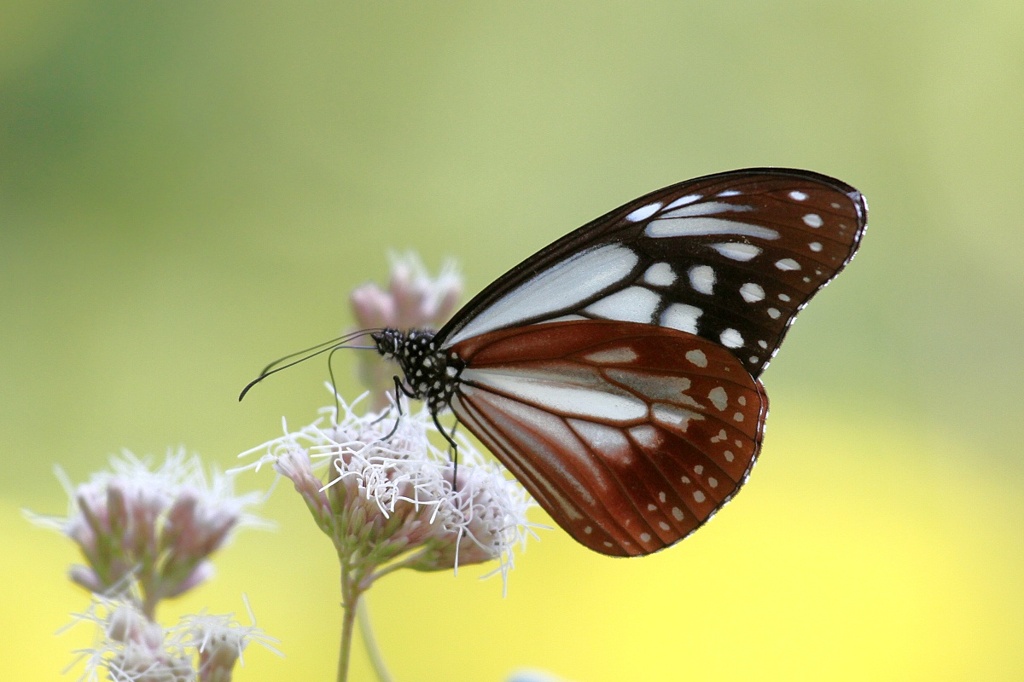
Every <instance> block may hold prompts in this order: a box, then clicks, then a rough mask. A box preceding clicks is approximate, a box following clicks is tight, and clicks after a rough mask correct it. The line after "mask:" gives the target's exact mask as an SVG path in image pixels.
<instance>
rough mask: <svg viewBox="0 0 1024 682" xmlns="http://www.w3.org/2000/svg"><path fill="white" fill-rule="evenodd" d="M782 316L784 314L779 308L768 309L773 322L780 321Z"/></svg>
mask: <svg viewBox="0 0 1024 682" xmlns="http://www.w3.org/2000/svg"><path fill="white" fill-rule="evenodd" d="M781 315H782V313H780V312H779V311H778V309H777V308H769V309H768V317H770V318H772V319H773V320H777V319H779V316H781Z"/></svg>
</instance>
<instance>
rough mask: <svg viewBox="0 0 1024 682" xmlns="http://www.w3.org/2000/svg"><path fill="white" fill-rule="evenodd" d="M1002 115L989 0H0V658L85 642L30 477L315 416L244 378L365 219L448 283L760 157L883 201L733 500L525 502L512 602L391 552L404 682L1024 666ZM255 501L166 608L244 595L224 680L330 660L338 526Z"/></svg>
mask: <svg viewBox="0 0 1024 682" xmlns="http://www.w3.org/2000/svg"><path fill="white" fill-rule="evenodd" d="M1022 124H1024V4H1022V3H1020V2H1017V1H1010V0H1008V1H1006V2H976V3H956V2H934V1H932V0H927V1H925V0H918V1H915V2H903V3H893V2H861V3H833V2H828V3H825V2H821V3H816V2H799V1H786V2H774V3H761V2H752V1H748V2H724V3H714V4H712V3H706V4H697V3H683V2H662V3H636V2H603V3H591V4H583V3H546V2H523V3H501V4H498V3H481V2H470V3H455V2H452V3H436V2H435V3H388V4H384V3H377V4H371V3H359V4H353V3H343V2H339V3H307V2H294V3H280V4H278V5H276V6H271V5H270V4H269V3H266V4H264V3H249V2H222V3H193V2H175V3H111V2H93V3H64V2H48V1H41V0H32V1H31V2H29V1H27V0H14V1H13V2H12V1H9V2H6V3H4V6H3V8H0V292H2V299H0V301H2V302H0V320H2V324H0V358H2V362H0V373H2V378H0V429H2V440H0V442H2V455H0V456H2V458H3V459H2V461H3V464H4V471H5V472H6V475H5V476H4V477H3V478H2V480H0V512H2V514H3V522H2V526H0V527H2V533H3V536H2V543H3V544H2V552H0V556H2V558H0V584H2V585H4V588H3V589H4V596H3V608H2V610H0V618H2V621H0V627H2V629H3V632H4V637H3V638H2V642H0V657H2V658H3V660H5V661H7V663H6V664H5V668H6V669H7V671H8V672H7V677H10V678H11V679H22V680H36V679H55V678H57V676H58V674H59V671H60V670H61V669H62V668H63V667H64V665H65V664H66V663H67V662H69V661H70V659H71V654H70V650H71V649H73V648H75V647H77V646H82V645H84V644H87V643H88V641H89V636H88V633H86V632H85V630H84V629H74V630H72V631H71V632H70V633H66V634H61V635H55V634H54V633H55V631H56V630H57V629H58V628H59V627H60V626H61V625H63V624H64V623H66V622H67V621H68V620H69V615H68V614H69V613H71V612H73V611H80V610H81V609H83V608H84V606H85V604H86V595H85V594H84V593H81V592H80V591H77V590H75V589H73V588H71V587H70V586H68V585H67V581H66V580H65V578H64V576H63V572H64V570H65V566H66V564H68V563H69V562H71V561H73V560H75V559H76V557H75V554H74V551H73V549H72V548H71V546H70V545H69V544H68V543H66V542H65V541H64V540H63V539H62V538H60V537H59V536H57V535H56V534H47V533H45V532H43V531H39V530H37V529H35V528H32V527H30V526H29V525H28V524H27V523H26V522H25V521H24V520H23V519H22V518H21V516H20V512H19V510H20V509H21V508H31V509H33V510H35V511H38V512H50V513H59V512H62V511H63V510H64V508H65V501H64V497H63V493H62V492H61V490H60V488H59V485H58V484H57V482H56V480H55V479H54V477H53V474H52V467H53V465H54V464H55V463H59V464H60V465H61V466H62V467H64V468H65V469H66V470H68V472H69V473H70V475H71V477H72V478H73V479H74V480H81V479H83V478H85V477H86V476H87V475H88V473H89V472H90V471H92V470H95V469H96V468H99V467H101V466H103V465H104V464H105V462H106V457H107V455H108V453H112V452H116V451H117V450H119V449H120V448H122V447H125V448H129V449H131V450H133V451H135V452H137V453H156V454H158V455H162V453H163V452H164V451H165V449H166V448H167V446H175V445H178V444H184V445H186V446H187V447H188V448H189V449H193V450H198V451H199V452H201V453H202V454H203V455H204V456H206V457H207V458H209V459H210V460H211V461H215V462H217V463H219V465H220V466H221V467H229V466H232V465H234V464H235V461H236V460H235V459H234V455H235V454H236V453H237V452H239V451H241V450H243V449H245V448H248V447H250V446H252V445H255V444H257V443H259V442H262V441H263V440H266V439H268V438H270V437H273V436H275V435H277V434H278V433H279V428H280V417H281V415H286V416H287V417H288V419H289V421H290V423H293V424H300V423H305V422H307V421H309V420H311V419H312V417H313V415H314V412H315V409H316V408H317V407H318V406H319V405H321V404H322V403H324V402H325V399H326V394H325V393H324V392H323V390H322V388H321V385H322V381H323V380H324V378H325V371H324V369H325V368H324V366H323V365H322V364H318V363H308V366H304V367H301V368H297V369H296V370H294V371H292V372H291V373H289V374H288V375H284V376H279V377H277V378H276V380H274V381H272V382H268V383H267V384H266V385H264V386H262V387H261V388H260V389H259V390H257V391H255V392H254V393H253V394H252V395H251V397H250V398H248V399H247V400H246V402H245V403H244V404H242V405H239V404H237V403H236V402H235V396H236V395H237V392H238V390H239V389H240V388H241V386H242V385H243V384H244V383H245V382H246V381H247V380H249V379H250V378H251V377H252V376H253V375H254V373H255V372H256V371H257V370H258V369H259V368H260V367H261V366H262V365H263V363H265V362H266V361H268V360H270V359H273V358H275V357H277V356H279V355H283V354H284V353H286V352H289V351H292V350H297V349H299V348H302V347H305V346H306V345H309V344H312V343H314V342H317V341H321V340H324V339H327V338H330V337H331V336H333V335H335V334H336V333H338V332H339V331H340V330H341V329H343V328H344V327H345V326H346V325H347V324H349V323H350V318H349V316H348V312H347V305H346V295H347V292H348V291H349V290H350V289H351V288H352V287H354V286H355V285H357V284H359V283H362V282H364V281H366V280H369V279H376V280H378V281H379V280H382V279H384V278H385V277H386V273H387V263H388V261H387V252H388V250H405V249H414V250H416V251H417V252H419V253H420V254H421V255H422V256H423V258H424V260H425V261H426V263H427V264H428V266H429V267H431V269H436V267H437V266H439V265H440V263H441V262H442V261H443V259H444V258H445V257H448V256H451V257H455V258H457V259H458V261H459V262H460V264H461V267H462V270H463V272H464V273H465V277H466V284H467V291H468V292H469V293H472V292H474V291H476V290H477V289H479V288H480V287H482V286H484V285H485V284H487V283H488V282H489V281H491V280H492V279H493V278H494V277H496V276H497V275H499V274H500V273H502V272H504V271H505V270H506V269H507V268H509V267H511V266H512V265H513V264H515V263H516V262H518V261H519V260H520V259H522V258H524V257H526V256H527V255H529V254H530V253H532V252H533V251H535V250H536V249H538V248H539V247H541V246H543V245H545V244H546V243H548V242H549V241H551V240H553V239H554V238H555V237H558V236H560V235H561V234H563V233H565V232H567V231H569V230H570V229H572V228H575V227H576V226H578V225H580V224H582V223H583V222H585V221H587V220H589V219H591V218H593V217H595V216H597V215H599V214H601V213H603V212H605V211H606V210H608V209H610V208H613V207H614V206H617V205H619V204H620V203H623V202H625V201H627V200H629V199H632V198H633V197H635V196H638V195H640V194H642V193H644V192H647V191H649V190H652V189H654V188H657V187H661V186H663V185H667V184H669V183H672V182H676V181H678V180H681V179H684V178H687V177H692V176H696V175H701V174H704V173H711V172H715V171H720V170H726V169H731V168H739V167H744V166H758V165H779V166H797V167H805V168H810V169H814V170H817V171H820V172H823V173H827V174H830V175H835V176H837V177H839V178H842V179H843V180H845V181H847V182H849V183H851V184H853V185H855V186H856V187H858V188H859V189H861V190H862V191H863V192H864V193H865V194H866V195H867V197H868V200H869V202H870V205H871V228H870V230H869V231H868V235H867V238H866V240H865V242H864V246H863V248H862V250H861V253H860V255H859V256H858V258H857V259H856V261H855V262H854V264H853V266H852V267H851V268H850V269H849V270H848V271H847V272H846V273H844V275H843V276H842V277H841V278H839V280H838V281H837V282H835V283H834V284H833V285H832V286H830V287H829V288H828V290H827V291H826V292H824V293H822V294H821V296H820V297H819V298H818V299H817V300H816V302H815V304H814V305H812V306H811V307H810V308H809V309H808V310H807V311H806V312H805V313H804V314H803V315H802V317H801V321H800V322H799V324H797V325H796V327H795V329H794V330H793V332H792V333H791V334H790V335H789V337H788V341H787V343H786V346H785V348H784V349H783V351H782V353H780V355H779V356H778V357H777V359H776V361H775V362H773V363H772V367H771V369H770V370H769V371H768V372H767V373H766V375H765V376H764V381H765V384H766V385H767V387H768V390H769V393H770V395H771V398H772V414H771V418H770V420H769V428H768V436H767V441H766V446H765V449H764V451H763V454H762V458H761V461H760V463H759V464H758V466H757V468H756V470H755V472H754V475H753V477H752V479H751V481H750V482H749V484H748V486H747V488H746V489H745V491H744V493H743V494H742V495H740V496H739V497H738V498H737V500H736V501H735V502H733V503H732V504H731V505H730V506H729V507H728V508H727V509H726V510H725V511H724V512H723V513H721V514H720V515H719V516H718V517H717V518H716V519H715V521H714V522H713V523H711V524H710V525H709V527H707V528H706V529H704V530H702V531H701V532H700V533H698V534H696V535H695V536H694V537H692V538H690V539H689V540H687V541H686V542H684V543H682V544H681V545H679V546H677V547H674V548H672V549H670V550H668V551H665V552H662V553H660V554H657V555H655V556H652V557H649V558H645V559H638V560H613V559H609V558H605V557H600V556H597V555H594V554H591V553H588V552H587V551H586V550H584V549H583V548H581V547H579V546H577V545H576V544H575V543H573V541H572V540H571V539H569V538H568V536H567V535H565V534H564V533H562V532H561V531H558V530H555V531H550V532H543V533H542V539H541V541H540V542H532V543H531V544H530V546H529V548H528V551H527V552H526V553H525V554H523V555H520V556H519V557H518V561H517V567H516V569H515V570H514V571H513V572H512V574H511V579H510V585H509V595H508V597H507V598H504V599H503V598H502V596H501V584H500V580H498V579H493V578H492V579H489V580H483V581H480V580H477V577H478V576H479V575H481V574H482V572H483V571H479V570H478V571H473V570H465V571H461V572H460V573H459V575H458V576H457V577H453V576H452V575H451V574H448V573H444V574H436V575H415V574H410V575H396V576H394V577H391V578H389V579H388V580H386V581H383V582H382V583H380V584H379V585H378V586H377V587H376V588H375V589H374V591H373V592H371V594H370V605H371V608H372V609H373V612H374V615H375V622H376V626H377V634H378V637H379V639H380V644H381V647H382V649H383V652H384V655H385V656H386V658H387V660H388V662H389V664H390V665H391V667H392V669H393V672H394V673H395V676H396V679H397V680H398V681H399V682H406V681H412V680H467V681H474V682H476V681H487V680H492V681H499V680H502V679H504V678H505V677H506V676H507V675H508V673H509V672H510V671H511V670H513V669H516V668H519V667H531V668H540V669H545V670H548V671H550V672H552V673H554V674H557V675H559V676H561V677H564V678H566V679H568V680H573V681H576V682H591V681H593V682H597V681H603V680H677V679H718V680H727V679H736V680H751V679H762V680H769V679H785V680H801V679H808V680H819V679H836V680H838V679H850V680H865V679H871V680H910V679H920V680H979V679H984V680H1019V679H1022V678H1024V646H1022V639H1024V585H1022V575H1024V530H1022V528H1024V500H1022V495H1021V492H1022V490H1024V464H1022V458H1021V456H1020V443H1021V442H1024V414H1022V410H1021V406H1020V387H1021V385H1022V381H1024V355H1022V353H1021V351H1020V348H1021V341H1022V336H1024V334H1022V333H1024V277H1022V274H1021V267H1020V261H1021V258H1022V256H1024V233H1022V231H1021V229H1020V224H1021V223H1020V220H1021V218H1020V215H1021V210H1020V204H1021V190H1022V188H1024V182H1022V181H1024V172H1022V161H1024V143H1022V139H1024V138H1022V134H1021V130H1022ZM343 362H349V360H344V361H343ZM342 371H343V372H344V371H345V370H342ZM268 480H269V479H268V478H267V477H266V476H264V477H263V478H257V479H254V481H253V484H254V485H266V484H267V482H268ZM265 512H266V514H267V515H269V516H272V517H274V518H276V519H277V520H278V522H279V524H280V528H279V530H278V531H276V532H273V533H267V532H260V531H251V532H248V533H245V534H242V535H240V536H239V538H238V541H237V542H236V543H235V544H234V545H232V546H231V547H230V548H229V549H228V550H227V551H225V552H224V553H223V555H222V557H221V559H220V561H219V563H218V571H219V573H218V575H217V577H216V578H215V579H214V580H213V581H212V582H211V583H209V584H208V585H207V586H205V587H204V588H202V589H201V590H198V591H197V592H196V593H195V594H194V595H192V596H191V597H189V598H188V599H186V600H184V601H183V602H182V603H180V604H175V605H174V607H173V608H172V609H168V610H167V611H166V612H165V614H164V615H165V616H167V617H168V618H169V619H170V618H173V617H174V613H173V609H174V608H177V609H180V610H181V611H182V612H184V611H190V610H191V611H194V610H197V609H199V608H202V607H204V606H205V607H208V608H209V609H210V610H212V611H214V612H225V611H236V612H241V611H242V605H241V598H242V597H241V595H242V594H243V593H245V594H247V595H248V597H249V599H250V600H251V602H252V604H253V608H254V610H255V612H256V614H257V617H258V623H259V625H260V626H262V627H263V628H264V629H265V630H266V631H268V632H269V633H270V634H272V635H274V636H276V637H278V638H280V640H281V644H280V647H281V648H282V649H283V650H284V651H285V652H286V653H287V658H286V659H284V660H282V659H278V658H275V657H273V656H270V655H269V654H266V653H263V652H262V651H257V650H255V649H254V650H251V651H250V652H248V653H247V656H246V663H247V667H246V668H245V669H244V670H242V672H241V673H240V674H239V676H238V679H240V680H293V679H308V680H323V679H331V678H332V677H331V676H332V675H333V668H334V663H335V647H336V641H337V636H338V626H339V619H340V616H339V611H338V602H339V599H340V595H339V592H338V587H337V579H336V571H335V566H334V563H333V559H332V550H331V548H330V546H329V544H328V543H327V541H326V539H322V538H321V537H320V536H319V534H318V531H317V530H316V529H315V528H314V527H313V526H312V524H311V523H309V522H308V520H307V518H306V516H307V513H306V511H305V509H304V508H302V506H301V504H300V503H299V501H298V499H297V498H295V497H294V496H293V495H291V494H290V491H288V490H286V489H285V488H284V487H282V488H281V489H280V490H279V491H278V493H277V494H276V495H275V497H274V499H273V500H272V502H271V503H270V504H269V506H268V507H267V509H266V510H265ZM537 520H538V521H542V520H543V518H542V515H539V514H538V516H537ZM363 658H364V657H363V656H362V654H361V653H357V655H356V660H357V663H356V668H355V670H354V676H353V678H354V679H368V675H369V672H368V671H369V669H368V667H367V666H366V664H365V663H364V661H363Z"/></svg>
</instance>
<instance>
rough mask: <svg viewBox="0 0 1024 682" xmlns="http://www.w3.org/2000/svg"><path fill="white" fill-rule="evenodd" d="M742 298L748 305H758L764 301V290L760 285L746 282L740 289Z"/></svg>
mask: <svg viewBox="0 0 1024 682" xmlns="http://www.w3.org/2000/svg"><path fill="white" fill-rule="evenodd" d="M740 296H742V297H743V300H744V301H746V302H747V303H757V302H758V301H763V300H764V288H763V287H762V286H761V285H760V284H754V283H753V282H746V283H745V284H744V285H743V286H741V287H740Z"/></svg>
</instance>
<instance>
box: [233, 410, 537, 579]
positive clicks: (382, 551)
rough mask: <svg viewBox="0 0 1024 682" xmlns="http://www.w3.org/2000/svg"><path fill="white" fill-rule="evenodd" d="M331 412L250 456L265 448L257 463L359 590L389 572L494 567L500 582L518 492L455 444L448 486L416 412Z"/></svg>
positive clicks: (521, 511)
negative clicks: (288, 492)
mask: <svg viewBox="0 0 1024 682" xmlns="http://www.w3.org/2000/svg"><path fill="white" fill-rule="evenodd" d="M341 409H342V413H341V415H340V418H339V415H336V414H335V411H334V408H324V409H323V410H322V411H321V417H320V418H319V419H318V420H317V421H315V422H314V423H312V424H310V425H308V426H305V427H303V428H301V429H298V430H297V431H292V432H288V431H287V429H286V433H285V434H284V435H283V436H281V437H280V438H277V439H275V440H273V441H271V442H269V443H266V444H265V445H263V446H260V448H256V450H259V449H263V448H265V449H266V452H267V454H266V455H265V456H264V458H263V459H262V460H261V462H260V463H263V462H267V461H269V462H272V463H273V466H274V468H275V469H276V470H277V471H278V472H279V473H281V474H282V475H283V476H285V477H287V478H288V479H290V480H291V481H292V483H293V484H294V485H295V488H296V490H297V491H298V492H299V493H300V495H301V496H302V498H303V500H304V501H305V502H306V505H307V507H308V508H309V510H310V512H311V513H312V514H313V516H314V518H315V519H316V521H317V524H318V525H319V526H320V528H321V530H323V531H324V532H325V533H326V534H327V535H328V536H330V537H331V539H332V541H333V542H334V544H335V547H336V549H337V551H338V554H339V557H340V558H341V559H342V562H343V564H345V565H347V566H348V568H349V569H350V570H354V571H356V572H357V573H358V574H359V575H360V576H361V581H362V583H363V584H362V588H363V589H365V588H366V587H369V584H370V583H372V582H373V580H375V579H376V578H378V577H380V576H381V575H383V574H385V573H388V572H390V571H392V570H394V569H396V568H413V569H416V570H422V571H434V570H444V569H452V568H456V569H457V567H458V566H459V565H467V564H474V563H482V562H485V561H491V560H494V559H497V560H498V561H499V568H498V569H497V570H498V571H499V572H501V573H502V575H503V576H505V575H506V574H507V571H508V569H509V568H511V566H512V558H513V555H512V549H513V547H514V546H515V545H517V544H521V543H523V542H524V541H525V537H526V532H527V530H528V529H529V527H530V525H529V522H528V521H527V519H526V510H527V509H528V508H529V507H530V506H532V505H533V502H532V501H531V500H530V498H529V496H528V495H527V494H526V492H525V490H524V489H523V488H522V486H520V485H519V484H518V483H517V482H515V481H514V480H511V479H509V478H507V477H506V475H505V473H504V470H503V469H502V468H501V467H500V466H498V465H497V464H495V463H493V462H489V461H487V460H486V459H485V458H484V456H483V455H482V454H481V453H480V452H479V451H478V450H477V449H476V448H475V447H474V446H473V444H472V443H471V442H470V441H469V440H468V439H465V438H462V437H461V436H456V439H457V442H458V443H459V448H458V458H459V466H458V474H457V476H458V477H457V480H456V479H455V467H454V463H453V462H452V460H451V458H450V456H449V454H448V453H447V452H446V451H444V450H442V449H441V448H439V447H437V446H435V445H434V443H433V442H431V438H430V435H431V434H432V433H434V434H435V437H437V440H438V441H440V440H441V439H440V437H439V436H438V434H436V427H435V425H434V423H433V420H432V419H431V417H430V414H429V413H428V412H427V411H425V410H422V411H420V412H417V413H414V414H411V415H402V416H397V417H390V416H386V417H382V416H379V415H375V414H370V415H364V416H361V415H358V414H356V413H355V412H354V411H353V409H352V407H350V406H348V405H346V404H345V403H343V402H342V403H341ZM396 419H397V423H396ZM250 452H253V451H250ZM320 470H324V472H323V473H317V472H318V471H320Z"/></svg>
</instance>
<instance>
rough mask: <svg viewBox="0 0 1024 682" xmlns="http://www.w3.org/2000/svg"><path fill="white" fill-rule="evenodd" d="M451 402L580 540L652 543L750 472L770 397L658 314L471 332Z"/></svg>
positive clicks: (617, 550)
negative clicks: (655, 320)
mask: <svg viewBox="0 0 1024 682" xmlns="http://www.w3.org/2000/svg"><path fill="white" fill-rule="evenodd" d="M451 350H452V351H454V352H455V353H456V354H458V356H459V357H460V358H462V359H463V360H464V361H465V362H466V363H467V367H466V368H465V369H464V370H463V372H462V375H461V377H460V381H459V384H458V387H457V389H456V395H455V397H454V399H453V400H452V408H453V410H454V411H455V414H456V416H457V417H458V418H459V420H460V421H462V422H463V423H465V424H466V426H467V427H468V428H469V429H470V430H471V431H472V432H473V433H474V434H476V435H477V436H478V437H479V438H480V439H481V440H482V441H483V442H484V443H485V444H486V445H487V446H488V447H489V448H490V449H491V450H492V451H493V452H494V453H495V455H496V456H497V457H498V458H499V459H500V460H501V461H502V462H503V463H504V464H505V466H506V467H508V469H509V470H510V471H511V472H512V473H513V474H514V475H515V476H516V478H518V479H519V481H520V482H521V483H523V485H524V486H525V487H526V488H527V489H528V490H529V491H530V493H531V494H532V495H533V496H534V497H535V498H536V499H537V501H538V502H539V503H540V504H541V506H542V507H544V509H545V510H546V511H547V512H548V513H549V514H551V516H552V518H554V519H555V521H556V522H557V523H558V524H559V525H560V526H562V527H563V528H565V529H566V530H567V531H568V532H569V533H570V534H572V536H573V537H574V538H576V540H578V541H579V542H581V543H582V544H584V545H586V546H587V547H590V548H591V549H593V550H596V551H598V552H602V553H604V554H612V555H639V554H648V553H650V552H653V551H656V550H658V549H661V548H663V547H666V546H668V545H671V544H673V543H675V542H677V541H678V540H680V539H682V538H683V537H685V536H686V535H688V534H689V533H691V532H693V531H694V530H695V529H696V528H698V527H699V526H700V525H701V524H703V523H704V522H705V521H707V519H709V518H710V517H711V516H712V515H713V514H714V513H715V511H716V510H717V509H718V508H719V507H721V506H722V505H723V504H724V503H725V502H727V501H728V500H729V499H730V498H731V497H732V495H733V494H735V492H736V490H737V489H738V488H739V487H740V485H742V484H743V482H744V481H745V479H746V476H747V474H748V473H749V471H750V467H751V466H752V465H753V462H754V460H755V458H756V457H757V453H758V450H759V448H760V444H761V438H762V434H763V427H764V418H765V416H766V414H767V409H768V401H767V397H766V396H765V394H764V391H763V388H762V386H761V384H760V382H758V381H757V380H756V379H754V378H753V377H752V376H751V375H750V373H749V372H747V371H746V370H745V369H744V367H743V365H742V364H741V363H740V362H739V361H738V360H737V359H736V357H735V356H733V355H732V354H731V353H729V352H728V351H727V350H725V348H723V347H722V346H720V345H717V344H712V343H709V342H708V341H707V340H705V339H702V338H700V337H698V336H694V335H690V334H686V333H684V332H680V331H676V330H673V329H668V328H662V327H657V326H653V325H646V324H638V323H627V322H608V321H569V322H559V323H552V324H544V325H533V326H527V327H519V328H511V329H505V330H500V331H493V332H488V333H485V334H482V335H478V336H474V337H473V338H470V339H467V340H466V341H463V342H461V343H458V344H456V345H455V346H453V347H452V348H451Z"/></svg>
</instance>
